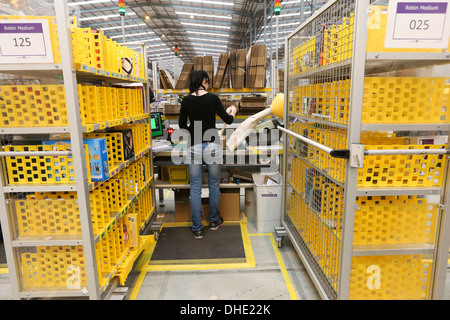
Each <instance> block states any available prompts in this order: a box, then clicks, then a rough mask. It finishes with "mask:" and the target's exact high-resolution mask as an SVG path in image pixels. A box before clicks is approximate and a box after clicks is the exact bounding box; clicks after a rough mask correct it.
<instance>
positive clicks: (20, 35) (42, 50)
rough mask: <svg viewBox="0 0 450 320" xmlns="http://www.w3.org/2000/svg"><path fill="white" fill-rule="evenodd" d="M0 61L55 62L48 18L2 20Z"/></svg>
mask: <svg viewBox="0 0 450 320" xmlns="http://www.w3.org/2000/svg"><path fill="white" fill-rule="evenodd" d="M0 63H53V51H52V43H51V38H50V32H49V25H48V20H0Z"/></svg>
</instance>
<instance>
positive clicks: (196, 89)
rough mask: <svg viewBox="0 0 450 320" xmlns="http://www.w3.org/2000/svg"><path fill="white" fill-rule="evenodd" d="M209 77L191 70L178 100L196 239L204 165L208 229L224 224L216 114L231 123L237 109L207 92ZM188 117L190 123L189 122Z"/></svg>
mask: <svg viewBox="0 0 450 320" xmlns="http://www.w3.org/2000/svg"><path fill="white" fill-rule="evenodd" d="M209 83H210V79H209V76H208V74H207V73H206V72H205V71H203V70H194V71H192V72H191V74H190V78H189V91H190V94H189V95H187V96H186V97H185V98H184V99H183V101H182V102H181V109H180V117H179V120H178V125H179V127H180V129H185V130H187V131H188V132H189V136H190V142H189V146H188V149H187V163H188V169H189V179H190V195H189V203H190V208H191V216H192V229H191V230H192V233H193V235H194V237H195V238H196V239H202V238H203V223H202V221H201V219H202V202H201V195H202V171H203V165H204V164H205V165H206V167H207V171H208V188H209V221H210V226H209V228H210V230H213V231H214V230H217V229H218V228H219V226H220V225H221V224H222V223H223V219H222V217H221V216H220V212H219V204H220V188H219V183H220V169H221V164H222V162H223V150H222V146H221V144H220V138H219V134H218V131H217V128H216V114H217V115H219V117H220V118H221V119H222V120H223V121H224V122H225V123H226V124H231V123H233V121H234V117H235V116H236V112H237V108H236V107H235V106H231V107H229V108H228V109H227V110H226V111H225V108H224V107H223V105H222V101H221V100H220V98H219V97H218V96H216V95H214V94H212V93H209V92H208V91H207V90H208V87H209ZM188 120H189V125H188Z"/></svg>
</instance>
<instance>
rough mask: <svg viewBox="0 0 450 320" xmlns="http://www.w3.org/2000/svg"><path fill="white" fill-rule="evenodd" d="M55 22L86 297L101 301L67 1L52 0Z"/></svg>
mask: <svg viewBox="0 0 450 320" xmlns="http://www.w3.org/2000/svg"><path fill="white" fill-rule="evenodd" d="M55 11H56V19H57V25H58V34H59V45H60V49H61V60H62V70H63V78H64V89H65V93H66V105H67V114H68V118H69V127H70V141H71V144H72V152H73V164H74V168H75V179H76V181H75V182H76V189H77V195H78V199H77V201H78V207H79V212H80V223H81V232H82V237H83V248H84V250H83V251H84V257H85V264H86V272H87V280H88V287H89V288H88V294H89V298H90V299H96V300H98V299H100V293H99V290H98V289H99V282H98V274H97V272H98V271H97V259H96V256H95V245H94V239H93V229H92V217H91V207H90V202H89V189H88V183H87V170H86V161H85V153H84V145H83V136H82V133H81V120H80V112H79V110H80V107H79V101H78V88H77V79H76V73H75V71H74V70H75V66H74V59H73V48H72V38H71V35H70V29H69V25H68V21H69V16H68V5H67V0H65V1H55Z"/></svg>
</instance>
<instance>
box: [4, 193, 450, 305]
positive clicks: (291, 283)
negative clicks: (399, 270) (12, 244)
mask: <svg viewBox="0 0 450 320" xmlns="http://www.w3.org/2000/svg"><path fill="white" fill-rule="evenodd" d="M164 194H165V207H163V208H158V212H159V215H160V217H159V219H158V220H160V221H164V222H167V221H168V222H171V221H174V205H173V192H168V191H167V190H165V193H164ZM241 207H243V197H241ZM247 228H248V233H249V235H250V242H251V248H252V250H253V255H254V258H255V262H256V267H255V268H242V269H239V268H238V269H217V270H182V271H147V272H141V273H139V272H138V271H136V272H133V274H132V275H130V277H129V281H127V284H126V286H127V287H128V291H127V292H126V293H121V294H119V295H113V297H112V299H136V300H208V299H210V300H213V299H220V300H226V299H232V300H241V299H242V300H291V299H300V300H320V296H319V294H318V292H317V290H316V288H315V287H314V284H313V283H312V281H311V279H310V277H309V275H308V273H307V271H306V269H305V267H304V266H303V264H302V262H301V260H300V259H299V257H298V254H297V253H296V251H295V249H294V247H293V245H292V243H291V242H290V241H289V239H288V238H287V237H286V238H285V239H284V241H283V245H282V247H281V248H277V247H276V246H274V245H273V242H272V241H271V238H270V236H268V235H261V234H258V232H257V230H256V228H255V226H254V225H253V224H252V223H251V222H249V223H248V224H247ZM219 232H220V229H219ZM201 241H206V238H205V239H203V240H201ZM277 255H278V258H280V257H281V260H280V259H277ZM3 267H4V266H3ZM1 268H2V266H1V265H0V300H8V299H11V294H10V284H9V275H8V274H5V273H2V272H1V270H2V269H1ZM3 270H4V269H3ZM118 297H119V298H118ZM444 299H445V300H450V273H449V274H448V276H447V279H446V291H445V297H444Z"/></svg>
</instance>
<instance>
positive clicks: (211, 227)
mask: <svg viewBox="0 0 450 320" xmlns="http://www.w3.org/2000/svg"><path fill="white" fill-rule="evenodd" d="M222 223H223V219H222V217H220V218H219V221H217V222H211V224H210V225H209V230H212V231H215V230H217V229H219V227H220V225H221V224H222Z"/></svg>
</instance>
